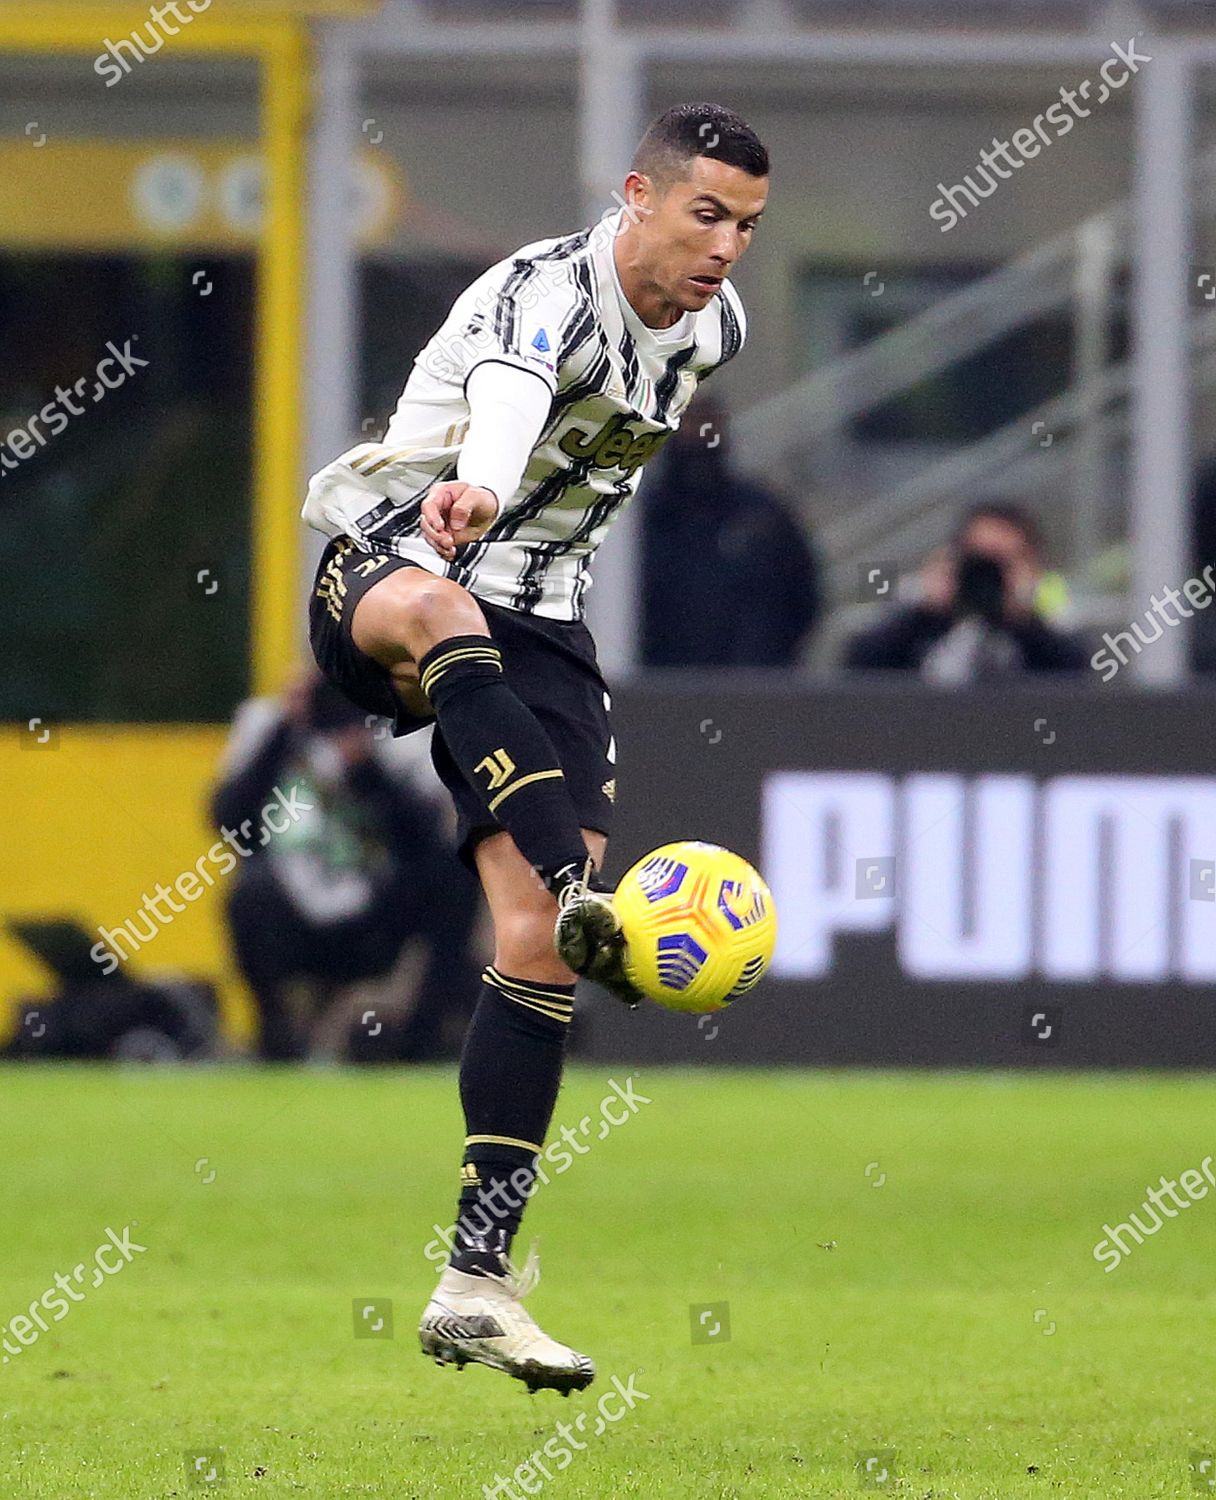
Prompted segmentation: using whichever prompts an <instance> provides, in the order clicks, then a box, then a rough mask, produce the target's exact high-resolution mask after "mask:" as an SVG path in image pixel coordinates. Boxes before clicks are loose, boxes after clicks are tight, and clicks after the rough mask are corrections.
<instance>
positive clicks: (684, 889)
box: [612, 841, 777, 1012]
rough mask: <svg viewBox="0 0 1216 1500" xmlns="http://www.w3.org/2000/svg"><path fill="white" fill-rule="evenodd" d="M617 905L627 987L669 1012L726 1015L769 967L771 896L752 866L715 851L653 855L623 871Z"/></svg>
mask: <svg viewBox="0 0 1216 1500" xmlns="http://www.w3.org/2000/svg"><path fill="white" fill-rule="evenodd" d="M612 902H613V906H614V907H615V909H616V913H617V915H618V917H619V918H620V920H621V928H622V930H623V932H624V934H625V944H626V948H625V971H626V973H627V974H628V976H629V979H630V982H631V983H632V984H634V985H636V986H637V988H638V989H639V990H641V991H642V993H643V994H644V995H648V996H649V997H650V998H651V999H652V1000H657V1001H658V1002H659V1004H660V1005H665V1006H667V1007H668V1008H669V1009H671V1010H683V1011H696V1012H701V1011H713V1010H721V1009H722V1008H723V1007H724V1006H727V1005H729V1004H730V1003H731V1001H732V1000H736V999H738V997H739V996H740V995H745V994H746V993H747V991H748V990H750V989H751V988H752V987H753V986H754V985H755V984H757V983H758V981H759V980H760V978H761V976H762V975H763V974H764V971H765V970H766V969H767V968H768V966H769V964H770V963H771V962H772V958H773V948H774V947H775V946H776V942H777V913H776V910H775V909H774V907H773V898H772V894H771V893H770V891H769V888H768V886H767V885H765V883H764V881H763V880H762V879H761V877H760V875H759V873H758V872H757V871H756V870H754V869H753V868H752V866H751V865H749V864H748V862H747V860H745V859H743V858H741V857H740V856H739V855H738V854H732V853H731V852H730V850H729V849H722V848H720V847H719V846H718V845H717V844H702V843H696V842H691V841H690V842H687V843H680V844H664V845H663V846H662V847H661V848H659V849H655V850H653V851H652V852H651V853H650V854H647V855H646V856H645V858H644V859H640V860H638V862H637V864H636V865H634V866H633V868H632V869H631V870H629V871H627V872H626V874H625V876H624V878H623V879H622V880H621V883H620V884H619V885H618V886H617V888H616V894H615V895H614V896H613V898H612Z"/></svg>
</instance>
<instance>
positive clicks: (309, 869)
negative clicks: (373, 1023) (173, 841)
mask: <svg viewBox="0 0 1216 1500" xmlns="http://www.w3.org/2000/svg"><path fill="white" fill-rule="evenodd" d="M276 787H278V788H280V789H282V790H283V791H287V790H288V789H289V788H295V789H296V790H297V794H298V799H299V802H300V804H301V805H302V806H304V807H306V808H307V809H308V810H307V812H306V813H305V814H304V816H303V817H301V818H300V819H299V821H298V822H297V823H295V824H293V825H292V826H291V827H290V828H288V829H287V830H286V831H284V832H283V833H275V834H274V836H273V837H265V838H263V839H261V841H260V842H259V841H258V839H257V838H256V837H255V838H253V839H251V840H250V842H251V843H252V844H253V848H252V849H251V851H250V857H249V858H247V859H243V860H241V861H240V864H239V866H238V868H237V870H236V872H235V874H234V875H233V884H232V888H231V896H230V899H229V903H228V922H229V929H230V933H231V937H232V945H233V949H234V952H235V956H236V960H237V964H238V966H239V968H240V970H241V974H242V976H243V977H244V979H245V981H246V983H247V984H248V985H249V988H250V990H251V991H252V993H253V998H254V1001H255V1004H256V1006H257V1009H258V1019H259V1037H258V1053H259V1056H260V1057H262V1058H263V1059H264V1060H266V1061H276V1062H278V1061H288V1060H291V1059H294V1058H300V1057H303V1056H306V1055H307V1053H308V1051H309V1048H310V1043H311V1041H312V1040H313V1039H314V1037H315V1036H316V1033H317V1029H318V1023H320V1022H321V1021H322V1019H323V1017H324V1012H325V1010H326V1009H327V1008H328V1006H329V1005H330V1004H331V1002H332V999H333V997H334V992H335V991H336V990H337V989H339V988H340V987H345V986H350V985H352V984H355V983H357V982H360V981H364V980H373V979H380V978H383V977H384V976H386V975H388V974H389V973H390V971H392V970H393V969H394V967H395V965H396V963H397V960H398V958H399V957H400V955H401V952H402V949H403V947H404V946H405V944H406V943H407V942H409V941H411V940H412V939H416V938H418V939H422V940H423V941H424V943H425V945H426V947H427V950H428V956H427V962H426V966H425V970H424V973H423V975H422V978H421V981H420V982H419V985H418V990H417V993H416V995H415V997H414V1003H413V1004H412V1005H411V1006H409V1008H408V1013H407V1014H405V1015H400V1014H399V1015H398V1018H397V1020H396V1022H394V1021H393V1020H392V1019H391V1017H390V1018H389V1019H388V1020H386V1021H385V1022H384V1023H382V1024H381V1025H378V1026H377V1028H376V1035H377V1037H378V1042H377V1045H376V1046H375V1047H374V1048H370V1047H368V1048H364V1049H363V1050H364V1051H366V1052H368V1053H369V1054H370V1055H372V1056H374V1057H378V1058H383V1059H385V1060H387V1059H388V1058H389V1057H396V1058H402V1059H404V1058H410V1059H422V1058H428V1057H434V1056H437V1055H441V1054H442V1053H443V1051H444V1037H443V1033H444V1030H445V1022H446V1021H447V1018H448V1015H449V1013H450V1012H451V1011H452V1010H453V1009H455V1010H456V1011H459V1012H461V1013H462V1014H463V1012H464V1011H466V1010H467V1008H468V1006H467V999H466V997H467V994H468V993H469V985H470V980H469V975H470V973H472V975H473V980H472V981H471V983H472V985H473V986H475V982H476V978H475V976H476V968H475V967H473V956H472V953H471V947H470V944H471V937H472V928H473V925H474V919H475V915H476V911H477V906H476V903H475V901H474V900H472V899H471V892H470V886H471V877H470V876H469V875H468V873H467V872H466V871H465V870H464V868H463V866H462V865H461V864H460V862H459V861H458V860H457V858H456V856H455V854H454V852H453V851H452V849H451V848H450V845H449V840H448V839H447V838H445V836H444V832H443V829H442V826H441V823H440V819H439V815H438V813H437V812H436V810H435V809H434V808H433V807H432V806H431V805H430V804H429V803H428V802H427V801H426V800H425V799H424V798H423V797H422V796H421V795H420V794H419V793H418V792H417V791H415V790H414V789H413V787H412V786H411V785H410V782H409V780H408V779H407V778H406V777H403V776H401V775H400V774H397V773H396V771H395V770H392V769H390V768H389V767H388V765H387V764H386V763H385V761H384V760H382V758H381V755H380V754H379V753H378V744H377V741H376V739H375V737H374V736H373V734H372V732H371V729H370V728H369V727H368V724H367V721H366V716H365V715H364V713H363V712H362V710H360V709H357V708H355V707H354V705H353V704H351V703H349V702H348V701H347V700H346V699H345V698H344V697H343V696H342V695H341V694H340V693H339V692H338V691H337V689H336V688H333V687H331V686H330V685H329V684H328V683H327V682H325V681H324V679H323V678H321V677H320V675H319V674H317V673H315V672H309V673H305V674H304V675H302V676H301V677H299V678H298V679H297V680H296V681H294V682H293V683H292V684H291V685H290V686H289V687H288V689H287V691H286V692H285V693H284V694H283V696H282V697H281V698H279V699H271V698H255V699H251V700H250V701H249V702H247V703H244V704H242V705H241V707H240V708H239V709H238V710H237V715H236V720H235V723H234V724H233V730H232V736H231V739H230V740H229V744H228V748H227V752H226V755H225V761H224V767H223V771H222V779H221V781H220V784H219V786H218V787H217V788H216V791H215V794H214V797H213V799H212V807H211V812H212V818H213V821H214V823H215V825H216V827H220V828H222V827H228V828H232V829H236V828H240V827H241V825H242V823H247V824H248V825H249V826H251V827H252V826H256V823H257V819H258V810H259V809H260V808H261V807H262V806H263V804H264V803H266V802H267V801H268V799H269V798H270V797H271V796H272V794H273V792H274V789H275V788H276ZM456 893H459V897H458V898H455V899H454V897H455V895H456ZM301 982H303V983H304V985H305V986H306V987H307V989H308V990H309V991H310V992H312V993H311V995H310V996H308V997H307V998H306V997H305V996H303V995H302V994H301ZM317 997H320V1003H319V1004H318V1001H317ZM301 1000H304V1001H305V1003H303V1004H301ZM386 1008H387V1007H386ZM351 1039H352V1042H353V1043H358V1042H359V1041H360V1040H361V1038H360V1036H359V1034H358V1033H357V1032H355V1033H352V1038H351Z"/></svg>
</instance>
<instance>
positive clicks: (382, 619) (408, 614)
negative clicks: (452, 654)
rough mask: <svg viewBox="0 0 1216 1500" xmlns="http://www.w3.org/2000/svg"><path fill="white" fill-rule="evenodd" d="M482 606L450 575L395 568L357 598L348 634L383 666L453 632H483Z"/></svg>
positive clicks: (423, 650)
mask: <svg viewBox="0 0 1216 1500" xmlns="http://www.w3.org/2000/svg"><path fill="white" fill-rule="evenodd" d="M488 634H489V627H488V626H487V625H486V621H485V616H484V615H483V614H482V612H481V606H480V605H479V604H478V603H477V601H476V599H474V598H473V596H472V594H470V593H469V592H468V590H467V589H463V588H461V586H460V585H459V584H458V583H456V582H454V581H453V580H452V579H450V578H441V577H437V576H436V575H435V574H433V573H427V572H424V571H423V570H422V569H420V568H399V569H398V570H397V571H396V572H395V573H392V574H390V575H389V577H387V578H385V579H382V580H381V581H380V582H379V583H378V584H377V585H376V587H375V588H374V589H370V590H369V591H368V593H367V594H366V595H365V596H364V597H363V599H361V600H360V602H359V605H358V607H357V609H356V611H355V617H354V622H353V626H352V635H353V638H354V642H355V645H356V646H358V647H359V649H360V650H361V651H365V652H366V653H367V654H368V655H369V656H371V657H374V658H375V659H376V660H377V661H379V662H381V663H382V664H383V665H385V666H387V667H390V668H392V667H395V666H396V665H397V664H398V663H399V662H400V661H401V660H402V659H405V660H412V661H414V662H417V661H418V660H419V659H420V658H421V657H423V656H425V655H426V653H427V652H428V651H429V650H430V649H431V648H432V647H433V646H437V645H438V644H439V642H440V641H444V640H447V639H448V638H449V637H450V636H453V635H488Z"/></svg>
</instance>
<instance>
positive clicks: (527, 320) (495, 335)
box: [419, 257, 585, 394]
mask: <svg viewBox="0 0 1216 1500" xmlns="http://www.w3.org/2000/svg"><path fill="white" fill-rule="evenodd" d="M584 300H585V299H584V296H583V294H582V292H581V291H580V290H579V289H578V287H577V286H576V284H575V282H574V278H573V277H572V275H571V274H570V270H569V267H568V265H566V264H565V263H563V262H561V261H546V260H543V259H536V260H532V259H526V258H523V257H516V258H515V259H513V260H508V261H503V262H501V263H500V264H499V265H497V266H494V267H492V268H491V269H490V270H489V271H487V272H486V274H485V275H484V276H482V277H480V278H479V279H478V280H477V281H476V282H474V283H473V285H472V286H471V287H470V288H469V290H468V291H467V292H466V293H465V294H464V295H463V296H462V297H461V298H460V299H459V301H458V302H457V303H456V305H455V307H454V308H453V309H452V314H451V316H450V317H449V319H448V321H447V323H446V324H445V325H444V327H443V328H442V329H441V330H440V331H439V333H438V334H437V335H436V336H435V338H434V339H432V340H431V344H430V345H428V346H427V348H426V349H425V350H423V353H422V355H420V356H419V358H420V360H421V362H422V363H424V364H427V363H428V361H429V358H430V357H433V356H438V357H439V358H441V359H442V360H443V361H444V364H445V366H446V371H445V374H446V378H447V379H450V380H452V381H454V382H455V383H457V384H459V385H460V386H461V389H462V390H467V386H468V380H469V376H470V375H471V374H472V373H473V371H474V370H475V369H477V367H478V366H479V365H483V364H487V363H498V364H504V365H512V366H514V367H515V368H516V369H520V370H527V371H529V372H530V373H531V374H533V375H537V376H539V377H540V379H541V380H543V381H544V382H545V384H546V385H547V386H548V388H549V391H550V393H551V394H552V393H555V392H556V390H557V376H558V369H559V367H560V359H561V353H562V345H563V339H564V338H565V337H566V336H567V335H568V333H569V330H570V329H571V328H572V327H573V326H574V324H575V322H576V321H577V319H578V316H579V313H580V310H581V307H582V304H583V301H584Z"/></svg>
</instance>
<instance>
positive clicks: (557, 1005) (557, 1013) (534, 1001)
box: [482, 973, 574, 1023]
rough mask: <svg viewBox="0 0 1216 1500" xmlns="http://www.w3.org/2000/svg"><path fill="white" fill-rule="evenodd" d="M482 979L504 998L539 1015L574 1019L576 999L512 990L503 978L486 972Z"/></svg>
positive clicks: (556, 1019)
mask: <svg viewBox="0 0 1216 1500" xmlns="http://www.w3.org/2000/svg"><path fill="white" fill-rule="evenodd" d="M482 979H483V980H484V982H485V983H486V984H488V985H489V986H490V987H491V989H496V990H497V991H498V993H499V994H500V995H501V996H502V997H503V999H504V1000H510V1001H511V1002H512V1003H513V1004H515V1005H522V1006H525V1007H526V1008H527V1009H528V1010H534V1011H536V1012H537V1013H538V1014H539V1015H542V1016H549V1017H550V1018H551V1019H552V1020H554V1021H564V1022H567V1023H568V1022H570V1021H572V1020H573V1019H574V1000H573V998H571V999H566V998H565V996H562V997H561V998H560V999H559V998H558V997H556V996H553V995H541V994H538V993H537V992H536V991H534V990H519V991H515V990H511V989H508V988H507V987H506V985H505V984H504V983H503V982H502V980H501V978H491V976H490V975H489V974H488V973H486V974H483V975H482Z"/></svg>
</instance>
